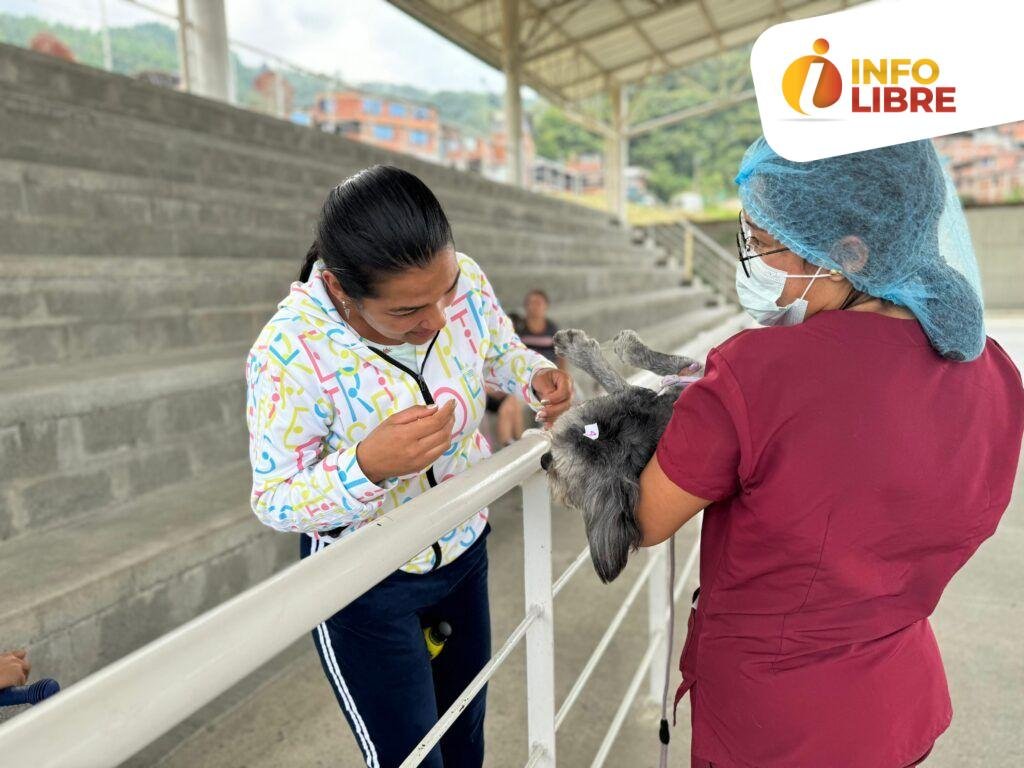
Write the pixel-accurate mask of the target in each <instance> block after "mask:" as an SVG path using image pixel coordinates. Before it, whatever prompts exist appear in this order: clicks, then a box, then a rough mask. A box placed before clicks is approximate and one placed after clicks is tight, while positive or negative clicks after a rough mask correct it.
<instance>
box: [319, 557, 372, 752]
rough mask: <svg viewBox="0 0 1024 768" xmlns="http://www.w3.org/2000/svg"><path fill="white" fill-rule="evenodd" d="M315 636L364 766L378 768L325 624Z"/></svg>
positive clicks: (367, 735) (367, 732)
mask: <svg viewBox="0 0 1024 768" xmlns="http://www.w3.org/2000/svg"><path fill="white" fill-rule="evenodd" d="M312 546H313V549H312V551H311V552H310V554H311V555H313V554H316V553H317V552H319V551H320V549H322V548H323V547H324V546H326V545H325V544H323V543H322V542H321V541H320V540H319V539H316V540H314V541H313V542H312ZM316 632H317V635H319V637H320V651H321V653H323V657H324V661H326V662H327V668H328V669H329V670H330V673H331V674H330V676H331V678H332V680H333V682H334V688H335V693H337V695H338V698H339V699H341V701H342V703H343V704H344V706H345V710H346V711H347V712H348V715H349V717H350V718H352V723H353V724H354V725H355V731H356V736H357V737H358V739H359V742H360V744H361V746H362V749H363V755H364V756H365V757H366V764H367V765H368V766H369V767H370V768H380V763H379V762H378V761H377V749H376V747H374V746H373V740H372V739H371V738H370V733H369V731H368V730H367V728H366V723H364V722H363V718H362V717H361V716H360V714H359V710H358V709H356V703H355V700H354V699H353V698H352V694H350V693H349V690H348V686H347V685H345V679H344V678H343V677H342V676H341V670H340V668H339V667H338V660H337V658H335V656H334V648H333V646H332V645H331V635H330V633H329V632H328V631H327V624H326V622H324V623H320V624H317V626H316Z"/></svg>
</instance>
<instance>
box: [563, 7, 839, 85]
mask: <svg viewBox="0 0 1024 768" xmlns="http://www.w3.org/2000/svg"><path fill="white" fill-rule="evenodd" d="M818 2H820V0H807V2H803V3H800V4H799V5H794V6H793V7H792V8H790V9H789V12H790V13H791V12H793V11H796V10H799V9H800V8H803V7H805V6H808V5H814V4H816V3H818ZM776 16H777V15H776V14H772V15H770V16H761V17H760V18H757V19H751V20H750V21H746V22H744V23H742V24H734V25H732V26H731V27H728V28H726V29H722V30H719V32H720V34H722V35H727V34H729V33H730V32H735V31H736V30H738V29H743V28H744V27H747V26H750V25H751V24H757V23H759V22H770V21H773V20H774V19H775V18H776ZM638 18H639V17H638ZM699 41H700V38H697V39H694V40H688V41H686V42H685V43H682V44H680V45H677V46H675V47H674V48H670V49H668V50H665V51H663V53H664V55H665V56H666V57H668V56H670V55H672V54H673V53H675V52H676V51H679V50H682V49H683V48H686V47H687V46H689V45H693V44H694V43H696V42H699ZM648 58H649V57H648V56H646V55H645V56H638V57H636V58H634V59H630V60H629V61H626V62H623V63H622V64H619V65H618V66H616V67H615V68H614V69H612V70H609V72H608V76H609V77H612V78H615V79H618V78H617V77H616V74H615V73H616V72H619V71H621V70H623V69H629V68H630V67H634V66H636V65H637V64H641V63H643V62H644V61H646V60H647V59H648ZM671 66H672V67H673V68H676V67H679V68H681V67H683V66H685V63H684V64H673V65H671ZM594 77H596V75H590V76H588V77H581V78H577V79H576V80H570V81H569V82H568V83H558V85H557V86H556V87H557V88H559V89H560V90H563V89H565V88H572V87H573V86H574V85H579V84H580V83H585V82H587V81H588V80H592V79H594ZM620 82H623V83H625V82H627V81H620ZM628 82H633V80H630V81H628Z"/></svg>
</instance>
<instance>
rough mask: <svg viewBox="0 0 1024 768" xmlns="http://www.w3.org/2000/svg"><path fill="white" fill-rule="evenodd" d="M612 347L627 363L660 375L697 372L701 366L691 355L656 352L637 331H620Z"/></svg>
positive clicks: (620, 358)
mask: <svg viewBox="0 0 1024 768" xmlns="http://www.w3.org/2000/svg"><path fill="white" fill-rule="evenodd" d="M612 349H614V350H615V354H616V355H618V357H619V360H621V361H622V362H624V363H625V364H626V365H631V366H633V367H634V368H642V369H643V370H645V371H650V372H651V373H656V374H658V375H659V376H672V375H674V374H678V373H681V372H684V371H685V372H688V373H696V372H697V371H699V370H700V368H701V366H700V363H698V362H697V361H696V360H693V359H691V358H689V357H683V356H682V355H669V354H666V353H665V352H655V351H654V350H653V349H651V348H650V347H648V346H647V345H646V344H644V342H643V339H641V338H640V335H639V334H638V333H637V332H636V331H619V333H618V335H616V337H615V338H614V339H613V340H612Z"/></svg>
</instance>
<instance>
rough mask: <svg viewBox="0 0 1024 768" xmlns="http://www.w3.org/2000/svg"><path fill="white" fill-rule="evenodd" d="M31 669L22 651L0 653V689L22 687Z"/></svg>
mask: <svg viewBox="0 0 1024 768" xmlns="http://www.w3.org/2000/svg"><path fill="white" fill-rule="evenodd" d="M31 669H32V664H31V663H30V662H29V660H28V658H26V655H25V651H24V650H20V651H5V652H4V653H0V688H10V687H11V686H12V685H24V684H25V682H26V681H27V680H28V673H29V671H30V670H31Z"/></svg>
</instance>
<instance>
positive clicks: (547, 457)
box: [540, 451, 551, 472]
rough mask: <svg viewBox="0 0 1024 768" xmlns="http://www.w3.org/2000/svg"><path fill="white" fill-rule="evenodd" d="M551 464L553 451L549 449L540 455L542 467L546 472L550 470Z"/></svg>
mask: <svg viewBox="0 0 1024 768" xmlns="http://www.w3.org/2000/svg"><path fill="white" fill-rule="evenodd" d="M550 466H551V451H548V452H547V453H545V454H544V455H543V456H541V457H540V468H541V469H543V470H544V471H545V472H547V471H548V467H550Z"/></svg>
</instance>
